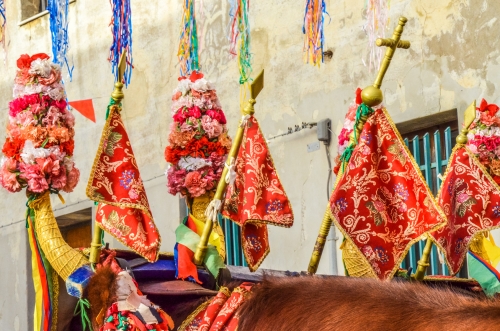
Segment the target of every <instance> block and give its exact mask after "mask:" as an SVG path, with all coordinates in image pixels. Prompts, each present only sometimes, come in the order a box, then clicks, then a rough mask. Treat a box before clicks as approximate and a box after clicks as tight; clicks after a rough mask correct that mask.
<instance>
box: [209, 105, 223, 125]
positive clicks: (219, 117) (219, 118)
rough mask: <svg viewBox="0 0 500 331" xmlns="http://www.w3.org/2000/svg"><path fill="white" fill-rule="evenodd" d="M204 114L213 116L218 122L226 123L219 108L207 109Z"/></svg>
mask: <svg viewBox="0 0 500 331" xmlns="http://www.w3.org/2000/svg"><path fill="white" fill-rule="evenodd" d="M206 114H207V115H208V116H210V117H211V118H213V119H214V120H217V121H218V122H219V123H220V124H226V122H227V121H226V116H225V115H224V113H223V112H222V110H220V109H208V110H207V112H206Z"/></svg>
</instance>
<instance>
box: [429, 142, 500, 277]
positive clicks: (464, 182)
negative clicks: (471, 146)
mask: <svg viewBox="0 0 500 331" xmlns="http://www.w3.org/2000/svg"><path fill="white" fill-rule="evenodd" d="M438 202H439V205H440V206H441V208H442V209H443V211H444V213H445V215H446V217H447V219H448V224H447V225H446V226H445V227H444V228H442V229H440V230H438V231H436V232H434V233H432V234H431V236H432V237H433V239H434V242H435V243H436V245H437V246H438V247H439V248H441V250H442V252H444V255H445V259H446V264H447V265H448V268H449V269H450V272H451V273H452V274H453V275H454V274H456V273H457V272H458V271H460V268H461V267H462V265H463V263H464V260H465V257H466V255H467V250H468V248H469V245H470V242H471V239H472V238H473V236H474V235H475V234H477V233H482V232H486V231H490V230H493V229H495V228H498V227H500V189H499V187H498V186H497V184H496V183H495V181H494V180H493V179H492V178H491V176H490V175H489V174H488V173H487V170H486V169H485V168H484V167H483V165H481V163H480V162H479V160H477V159H476V157H475V156H474V154H472V153H471V151H469V150H468V149H467V148H466V147H463V146H462V147H458V148H456V149H455V150H454V151H453V153H452V155H451V157H450V162H449V164H448V168H447V169H446V176H445V179H444V181H443V183H442V185H441V190H440V191H439V195H438Z"/></svg>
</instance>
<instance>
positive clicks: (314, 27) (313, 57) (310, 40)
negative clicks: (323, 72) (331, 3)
mask: <svg viewBox="0 0 500 331" xmlns="http://www.w3.org/2000/svg"><path fill="white" fill-rule="evenodd" d="M325 15H328V13H327V12H326V4H325V0H306V9H305V13H304V25H303V27H302V32H303V33H304V35H305V38H304V53H305V54H304V60H305V62H306V63H312V64H313V65H317V66H318V67H319V65H320V61H321V62H323V47H324V45H325V35H324V20H325Z"/></svg>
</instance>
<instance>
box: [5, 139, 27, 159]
mask: <svg viewBox="0 0 500 331" xmlns="http://www.w3.org/2000/svg"><path fill="white" fill-rule="evenodd" d="M23 147H24V139H17V138H14V139H7V140H5V143H4V144H3V148H2V153H3V154H4V155H5V156H7V157H12V158H14V159H15V160H17V161H19V160H20V159H21V156H20V155H21V151H22V150H23Z"/></svg>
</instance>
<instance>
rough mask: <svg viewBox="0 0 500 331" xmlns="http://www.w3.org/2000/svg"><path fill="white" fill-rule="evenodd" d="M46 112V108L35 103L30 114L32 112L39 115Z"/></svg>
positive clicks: (31, 106)
mask: <svg viewBox="0 0 500 331" xmlns="http://www.w3.org/2000/svg"><path fill="white" fill-rule="evenodd" d="M44 110H45V108H43V107H42V105H41V104H39V103H34V104H32V105H30V112H32V113H33V114H39V113H41V112H43V111H44Z"/></svg>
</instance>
